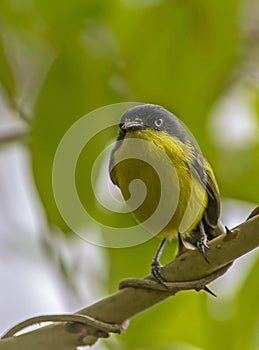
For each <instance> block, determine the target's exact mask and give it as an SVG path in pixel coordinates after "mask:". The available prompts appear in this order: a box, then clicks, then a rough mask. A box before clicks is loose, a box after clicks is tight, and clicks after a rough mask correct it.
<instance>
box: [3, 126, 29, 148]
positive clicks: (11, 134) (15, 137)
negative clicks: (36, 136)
mask: <svg viewBox="0 0 259 350" xmlns="http://www.w3.org/2000/svg"><path fill="white" fill-rule="evenodd" d="M28 136H29V132H28V131H27V130H24V129H19V130H17V129H16V130H15V129H14V130H12V131H8V132H5V133H0V147H1V146H6V145H7V144H10V143H13V142H23V141H26V140H27V139H28Z"/></svg>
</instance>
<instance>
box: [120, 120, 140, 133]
mask: <svg viewBox="0 0 259 350" xmlns="http://www.w3.org/2000/svg"><path fill="white" fill-rule="evenodd" d="M120 128H121V130H122V131H123V132H126V131H135V130H143V129H145V125H144V124H141V123H140V122H138V121H133V122H126V123H122V124H120Z"/></svg>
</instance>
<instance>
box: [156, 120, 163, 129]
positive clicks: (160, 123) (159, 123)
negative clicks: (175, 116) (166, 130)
mask: <svg viewBox="0 0 259 350" xmlns="http://www.w3.org/2000/svg"><path fill="white" fill-rule="evenodd" d="M162 124H163V119H161V118H159V119H156V120H155V126H157V127H158V128H159V127H160V126H161V125H162Z"/></svg>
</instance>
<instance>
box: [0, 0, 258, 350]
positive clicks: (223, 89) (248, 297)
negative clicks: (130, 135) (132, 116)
mask: <svg viewBox="0 0 259 350" xmlns="http://www.w3.org/2000/svg"><path fill="white" fill-rule="evenodd" d="M257 11H258V9H257ZM258 20H259V14H256V6H255V3H253V2H252V1H243V2H242V1H237V0H229V1H226V2H221V1H215V0H196V1H192V0H187V1H179V0H164V1H163V0H145V1H136V0H124V1H123V0H121V1H119V0H114V1H105V0H85V1H83V0H76V1H68V0H65V1H60V0H58V1H49V0H45V1H43V0H24V1H20V2H19V1H18V0H12V1H11V0H9V1H8V0H1V4H0V83H1V85H2V89H1V91H2V92H1V94H2V95H3V96H4V98H5V101H6V103H7V104H8V106H9V109H10V110H11V111H13V112H18V113H17V116H16V117H17V118H22V119H23V121H24V120H25V123H26V125H27V129H28V133H29V135H28V137H27V142H26V147H27V152H28V153H29V155H30V157H31V158H30V159H31V169H32V173H33V178H32V181H33V182H35V185H36V191H37V192H38V194H39V200H40V202H41V203H42V205H43V209H44V212H45V215H46V222H47V224H48V227H49V228H50V232H51V234H52V235H55V229H54V230H53V227H58V228H59V229H60V230H61V231H62V232H63V235H62V239H63V240H67V239H70V238H69V237H70V236H72V233H71V230H70V229H69V227H68V226H67V225H66V223H65V222H64V220H63V219H62V217H61V216H60V214H59V212H58V209H57V207H56V204H55V201H54V196H53V189H52V166H53V159H54V155H55V152H56V149H57V146H58V144H59V142H60V141H61V139H62V137H63V135H64V134H65V132H66V131H67V130H68V129H69V127H70V126H72V125H73V123H74V122H75V121H76V120H78V119H79V118H80V117H82V116H83V115H85V114H86V113H88V112H90V111H92V110H94V109H96V108H99V107H102V106H105V105H108V104H112V103H121V102H130V101H139V102H147V103H156V104H160V105H163V106H164V107H166V108H167V109H169V110H171V111H172V112H174V113H175V114H176V115H177V116H179V117H180V118H181V120H182V121H183V122H184V123H185V124H186V125H187V126H188V127H189V128H190V130H191V131H192V133H193V135H194V136H195V138H196V140H197V141H198V143H199V145H200V147H201V149H202V150H203V153H204V154H205V156H206V157H207V158H208V159H209V161H210V163H211V164H212V166H213V169H214V171H215V174H216V177H217V179H218V183H219V186H220V190H221V193H222V197H223V199H231V200H239V201H244V202H250V203H258V198H259V186H258V173H259V142H258V140H259V137H258V136H259V135H258V125H259V96H258V86H259V85H258V77H257V76H256V70H257V71H258V68H259V66H258V56H259V55H258V42H259V41H258V38H259V34H258V33H259V25H258V26H257V23H259V22H258ZM240 100H241V101H243V102H242V103H243V104H245V105H246V108H247V110H248V113H247V114H246V115H245V117H244V118H243V119H244V122H247V123H248V124H249V123H250V125H251V123H254V124H252V125H255V126H256V127H252V128H251V129H252V130H250V129H249V130H250V134H249V133H248V136H247V138H246V139H244V137H242V132H241V136H240V138H238V137H235V135H236V134H235V127H238V124H239V123H240V118H239V115H238V114H239V113H241V112H242V111H241V109H240V108H238V106H239V103H240ZM226 101H227V102H228V103H230V104H231V103H232V105H233V106H237V107H236V109H235V110H234V111H235V112H234V113H233V109H232V119H231V121H232V122H229V120H228V113H227V111H228V110H227V109H226V110H225V114H222V115H220V113H216V111H217V110H219V107H218V106H219V105H220V106H222V105H223V104H224V103H225V102H226ZM235 113H236V116H235ZM107 118H109V115H107ZM220 123H221V124H220ZM219 125H223V130H224V132H221V130H222V128H221V129H220V128H219V127H218V126H219ZM240 125H242V124H240ZM241 129H242V126H241ZM244 132H245V130H244ZM116 133H117V129H116V127H112V128H109V129H107V130H104V131H103V132H102V133H100V134H98V135H97V137H96V138H95V139H93V140H92V141H91V142H90V143H89V144H88V145H87V147H85V148H84V150H83V152H82V154H81V155H80V157H79V159H78V163H77V168H76V186H77V189H78V193H79V196H80V199H81V200H82V203H84V205H85V207H86V208H87V209H88V210H89V212H90V213H91V215H92V216H93V217H94V218H95V220H96V225H97V226H98V222H105V223H108V224H109V225H111V226H113V225H114V226H117V227H120V226H124V225H131V224H133V220H132V218H131V217H130V216H129V215H124V214H123V215H122V214H114V215H113V214H111V213H110V212H109V211H108V210H105V209H103V208H101V207H100V206H99V204H98V203H97V201H96V199H95V197H94V194H93V191H92V190H91V188H90V177H91V169H92V165H93V162H94V160H95V158H96V157H97V155H98V154H99V153H100V152H101V150H102V149H103V148H104V147H106V146H107V143H108V142H109V141H112V140H114V138H115V137H116ZM82 134H83V130H82ZM100 171H101V170H100ZM111 201H112V199H111ZM240 203H241V202H240ZM240 205H242V203H241V204H240ZM223 214H224V213H223ZM248 214H249V212H247V215H248ZM14 215H15V213H14ZM229 216H231V211H230V212H229V211H228V220H229V222H231V218H230V217H229ZM84 224H85V225H86V230H87V225H88V222H85V223H84ZM89 225H90V222H89ZM100 230H101V231H102V233H103V234H105V229H104V228H101V227H100ZM53 244H54V243H53ZM81 244H85V242H83V241H82V243H81ZM157 245H158V241H157V240H156V239H153V240H151V241H148V242H146V243H144V244H142V245H138V246H135V247H131V248H125V249H108V248H101V247H100V248H99V249H100V251H101V252H102V253H103V254H104V257H105V259H106V263H107V264H108V265H109V271H110V272H109V275H108V277H107V279H106V282H105V283H106V284H105V286H102V288H103V289H102V290H105V291H106V292H113V291H115V290H116V288H117V284H118V282H119V280H120V279H121V278H124V277H130V276H136V277H140V276H143V275H145V274H147V273H148V272H149V264H150V262H151V259H152V257H153V255H154V252H155V250H156V247H157ZM48 249H52V248H51V247H48ZM174 249H175V243H172V244H171V245H169V247H167V249H166V252H165V255H164V258H163V261H164V260H165V261H168V260H170V258H172V256H173V255H172V254H173V251H174ZM254 256H255V255H254ZM257 256H258V255H257ZM243 261H244V263H245V260H243ZM241 264H242V259H241ZM258 264H259V260H258V258H257V259H256V256H255V258H254V259H253V262H252V264H250V265H249V266H250V268H249V269H247V270H242V272H240V274H242V278H241V277H240V279H241V281H242V283H241V284H239V286H238V288H236V284H231V283H228V282H227V279H228V276H227V275H226V276H225V277H224V278H223V281H226V287H224V282H223V283H222V284H221V285H219V286H218V287H217V291H216V293H217V294H219V297H218V298H217V299H215V300H214V299H213V300H212V297H211V296H207V295H206V294H205V293H202V292H201V293H196V292H192V291H191V292H183V293H179V294H178V295H176V296H175V297H172V298H171V299H170V300H167V301H165V302H163V303H162V304H159V305H157V306H155V307H153V308H152V309H150V310H148V311H146V312H144V313H142V314H141V315H138V316H136V317H135V318H134V319H133V320H132V321H131V325H130V327H129V329H128V331H127V332H126V333H125V334H123V335H122V336H120V337H118V336H116V337H115V336H114V337H112V339H108V340H106V341H103V342H102V346H103V348H104V349H105V348H107V349H139V350H144V349H149V350H152V349H159V350H167V349H176V350H178V349H187V350H188V349H193V350H194V349H209V350H213V349H235V350H238V349H240V350H241V349H242V350H244V349H249V350H250V349H251V350H256V349H258V348H259V337H258V334H259V328H258V327H259V306H258V283H259V265H258ZM74 273H75V274H76V273H77V272H76V271H75V272H74ZM63 274H64V279H67V280H68V282H67V283H68V286H69V279H70V276H69V273H67V271H65V268H64V269H63ZM100 274H101V273H100ZM237 276H238V273H237ZM91 278H92V277H91V275H90V276H89V279H91ZM95 278H97V279H98V278H99V277H98V276H96V277H95ZM236 278H237V279H238V277H236ZM100 281H102V276H100ZM86 288H88V287H87V286H86ZM226 289H228V290H226ZM229 289H230V291H229ZM103 296H105V293H103ZM66 311H67V310H64V312H66Z"/></svg>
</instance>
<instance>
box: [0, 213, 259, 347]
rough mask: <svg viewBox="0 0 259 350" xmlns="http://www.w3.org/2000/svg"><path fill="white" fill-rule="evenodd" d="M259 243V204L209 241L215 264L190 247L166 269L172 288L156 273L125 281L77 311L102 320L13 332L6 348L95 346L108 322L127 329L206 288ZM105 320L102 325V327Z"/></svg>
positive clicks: (210, 257) (5, 341)
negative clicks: (161, 306)
mask: <svg viewBox="0 0 259 350" xmlns="http://www.w3.org/2000/svg"><path fill="white" fill-rule="evenodd" d="M258 246H259V207H257V208H256V209H255V210H254V211H253V213H252V214H251V215H250V217H249V220H248V221H246V222H244V223H242V224H241V225H239V226H237V227H236V228H234V229H232V230H231V231H229V232H227V233H226V234H224V235H221V236H219V237H217V238H215V239H214V240H212V241H210V242H209V250H208V251H207V257H208V260H209V262H210V263H207V262H206V261H205V260H204V258H203V257H202V255H201V254H200V253H199V252H198V251H197V250H196V249H195V250H187V251H186V252H184V253H182V254H180V255H178V256H177V257H176V258H175V259H174V260H173V261H172V262H171V263H169V264H168V265H166V266H164V267H163V270H162V272H163V275H164V277H165V279H166V280H167V281H168V284H167V285H168V288H165V287H163V286H162V287H161V285H157V283H155V282H154V281H153V280H152V277H151V276H150V275H149V276H146V277H145V278H144V279H142V280H136V279H133V280H132V279H128V280H126V281H122V283H121V287H123V288H122V289H120V290H119V291H118V292H116V293H114V294H112V295H110V296H108V297H106V298H104V299H102V300H100V301H98V302H97V303H95V304H93V305H90V306H88V307H86V308H84V309H82V310H79V311H78V312H77V313H76V315H85V316H88V317H89V318H91V319H94V320H96V323H95V322H92V321H91V324H89V323H87V318H86V321H85V322H84V323H81V322H80V323H79V322H68V323H64V322H63V323H62V322H60V323H58V324H53V325H50V326H47V327H43V328H40V329H37V330H35V331H33V332H30V333H26V334H23V335H21V336H18V337H12V336H10V337H8V338H5V339H2V340H1V341H0V350H2V349H4V350H12V349H17V348H19V349H20V350H23V349H28V348H37V349H39V350H45V349H48V350H51V349H55V350H59V349H60V350H61V349H62V350H73V349H76V347H77V346H79V345H91V344H93V343H94V342H95V341H96V340H97V339H98V338H100V337H107V336H108V333H107V332H109V330H108V329H110V328H109V327H107V332H105V330H104V329H105V327H103V323H107V324H113V325H123V326H124V327H122V328H125V326H126V324H127V320H128V319H130V318H131V317H133V316H134V315H136V314H138V313H140V312H142V311H144V310H145V309H147V308H149V307H151V306H152V305H154V304H156V303H158V302H160V301H162V300H164V299H166V298H168V297H170V296H171V295H172V294H175V293H176V292H178V291H180V290H186V289H196V290H200V289H204V287H205V286H206V284H207V283H209V282H211V281H212V280H215V279H216V278H218V277H219V276H220V275H222V274H223V273H225V272H226V270H227V269H228V268H229V266H230V265H231V263H232V262H233V261H234V260H235V259H237V258H239V257H241V256H242V255H244V254H246V253H248V252H249V251H251V250H253V249H255V248H257V247H258ZM44 317H45V319H46V316H44ZM38 319H39V318H37V320H38ZM60 321H62V320H61V319H60ZM100 321H101V322H102V329H98V322H100ZM37 322H38V321H37ZM86 324H87V325H86ZM122 328H120V329H122ZM115 329H118V328H116V327H115ZM8 333H9V332H8ZM9 335H10V333H9Z"/></svg>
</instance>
